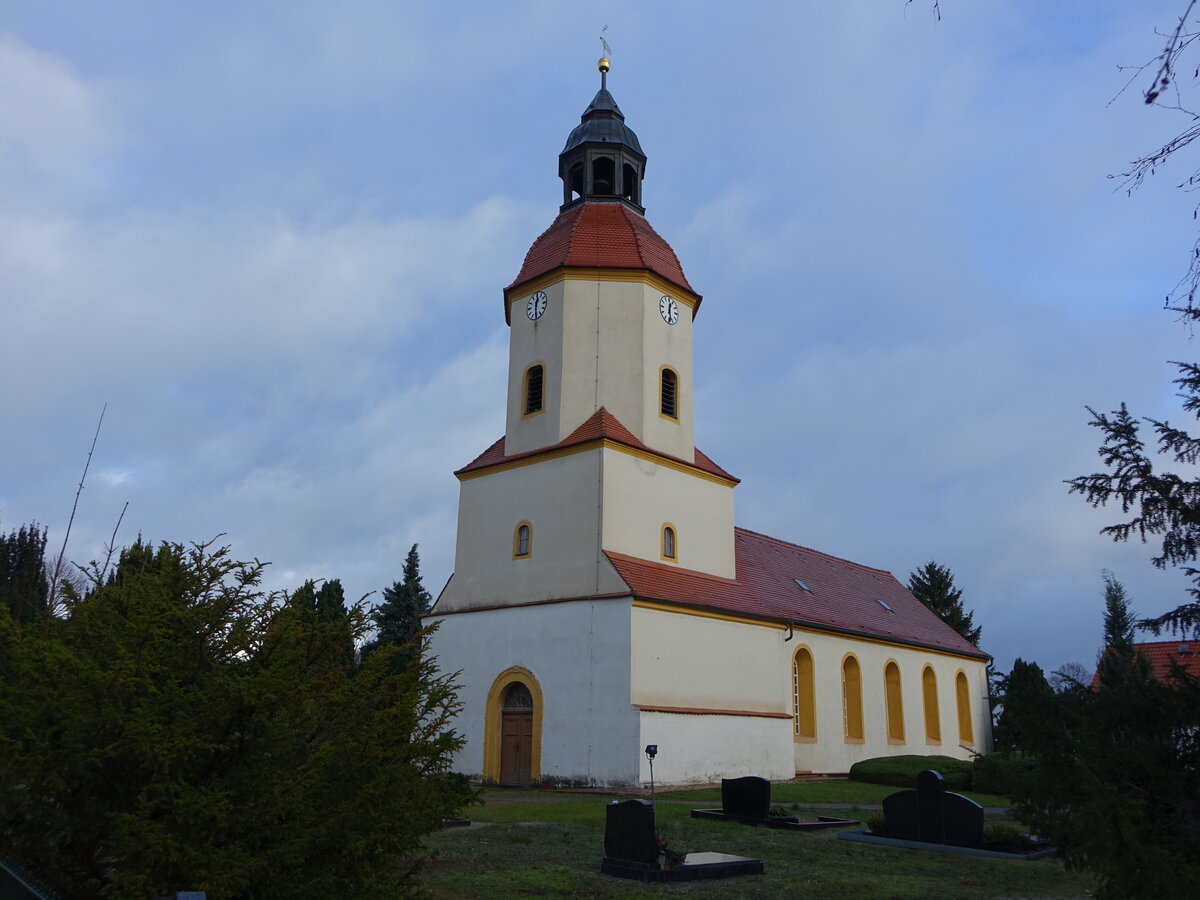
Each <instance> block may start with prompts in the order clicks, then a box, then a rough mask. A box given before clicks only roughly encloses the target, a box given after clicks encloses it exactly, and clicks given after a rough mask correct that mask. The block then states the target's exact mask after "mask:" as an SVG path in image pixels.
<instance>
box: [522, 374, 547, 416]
mask: <svg viewBox="0 0 1200 900" xmlns="http://www.w3.org/2000/svg"><path fill="white" fill-rule="evenodd" d="M543 375H544V370H543V368H542V366H541V364H540V363H539V364H537V365H533V366H530V367H529V368H528V369H526V370H525V415H527V416H532V415H533V414H534V413H540V412H541V411H542V380H543Z"/></svg>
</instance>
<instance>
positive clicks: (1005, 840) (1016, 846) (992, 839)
mask: <svg viewBox="0 0 1200 900" xmlns="http://www.w3.org/2000/svg"><path fill="white" fill-rule="evenodd" d="M983 842H984V843H985V844H987V845H988V846H989V847H991V848H993V849H996V850H1006V851H1008V852H1009V853H1024V852H1025V851H1027V850H1028V849H1029V844H1030V841H1029V835H1027V834H1026V833H1025V831H1024V830H1023V829H1022V828H1021V826H1020V825H1018V824H1017V823H1016V822H1011V821H1009V820H1008V819H987V820H985V821H984V823H983Z"/></svg>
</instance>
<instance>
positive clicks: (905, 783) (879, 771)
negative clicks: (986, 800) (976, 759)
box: [850, 756, 971, 791]
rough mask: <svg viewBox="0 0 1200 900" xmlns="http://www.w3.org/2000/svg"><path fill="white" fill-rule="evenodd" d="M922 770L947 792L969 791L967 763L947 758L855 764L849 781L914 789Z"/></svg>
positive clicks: (879, 759)
mask: <svg viewBox="0 0 1200 900" xmlns="http://www.w3.org/2000/svg"><path fill="white" fill-rule="evenodd" d="M926 769H933V770H934V771H936V772H938V773H940V774H941V776H942V778H943V779H945V782H946V790H948V791H965V790H969V789H970V787H971V763H969V762H967V761H966V760H964V759H954V758H953V757H950V756H877V757H875V758H874V759H864V760H863V761H862V762H856V763H855V764H854V765H853V766H851V767H850V777H851V778H852V779H853V780H854V781H865V782H867V783H868V784H890V785H894V786H895V787H900V788H915V787H916V786H917V775H919V774H920V773H921V772H924V771H925V770H926Z"/></svg>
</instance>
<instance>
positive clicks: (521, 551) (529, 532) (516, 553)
mask: <svg viewBox="0 0 1200 900" xmlns="http://www.w3.org/2000/svg"><path fill="white" fill-rule="evenodd" d="M532 552H533V526H532V525H530V524H529V523H528V522H522V523H521V524H520V525H518V526H517V528H516V530H515V531H514V532H513V559H527V558H528V557H529V554H530V553H532Z"/></svg>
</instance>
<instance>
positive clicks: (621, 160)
mask: <svg viewBox="0 0 1200 900" xmlns="http://www.w3.org/2000/svg"><path fill="white" fill-rule="evenodd" d="M599 69H600V90H599V91H598V92H597V93H596V96H595V97H593V98H592V102H591V103H590V104H588V108H587V109H586V110H584V112H583V115H582V116H580V117H579V124H578V125H576V126H575V129H574V130H573V131H572V132H571V134H570V136H569V137H568V138H567V145H566V146H565V147H563V151H562V153H560V154H559V155H558V176H559V177H560V178H561V179H562V182H563V205H562V207H561V209H562V210H563V211H566V210H567V209H569V208H570V207H572V206H574V205H575V204H577V203H582V202H584V201H587V200H600V201H605V200H610V201H621V202H624V203H626V204H628V205H629V206H631V207H633V208H634V209H635V210H637V211H638V212H639V213H643V212H645V207H643V206H642V178H643V177H645V174H646V154H644V153H643V152H642V145H641V144H639V143H638V139H637V135H636V134H634V133H633V129H632V128H630V127H629V126H628V125H626V124H625V116H624V114H622V112H621V108H620V107H619V106H617V101H616V100H614V99H613V95H612V94H610V93H609V92H608V83H607V82H608V69H609V61H608V60H607V59H601V60H600V63H599Z"/></svg>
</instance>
